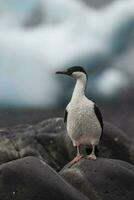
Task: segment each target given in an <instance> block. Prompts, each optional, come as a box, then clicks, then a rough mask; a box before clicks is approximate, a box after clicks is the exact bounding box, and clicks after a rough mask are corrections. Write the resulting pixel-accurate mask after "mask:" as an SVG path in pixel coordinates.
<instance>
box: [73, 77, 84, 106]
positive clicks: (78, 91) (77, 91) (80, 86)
mask: <svg viewBox="0 0 134 200" xmlns="http://www.w3.org/2000/svg"><path fill="white" fill-rule="evenodd" d="M86 83H87V78H86V76H83V77H81V78H79V79H77V81H76V84H75V88H74V91H73V95H72V98H71V102H78V101H79V100H80V99H81V98H82V97H83V96H85V89H86Z"/></svg>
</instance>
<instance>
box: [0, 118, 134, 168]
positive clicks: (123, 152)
mask: <svg viewBox="0 0 134 200" xmlns="http://www.w3.org/2000/svg"><path fill="white" fill-rule="evenodd" d="M81 150H82V151H83V150H84V151H85V147H84V148H82V149H81ZM99 150H100V154H99V156H100V157H107V158H116V159H121V160H125V161H128V162H131V163H134V144H133V143H132V142H131V141H130V140H129V138H128V137H127V136H126V135H125V133H123V132H122V131H121V130H119V129H117V128H116V127H114V126H113V125H110V124H109V123H104V134H103V138H102V142H101V144H100V147H99ZM75 154H76V149H75V148H74V147H73V145H72V142H71V140H70V138H69V137H68V134H67V132H66V127H65V124H64V122H63V119H62V118H53V119H48V120H44V121H42V122H40V123H38V124H36V125H28V124H21V125H18V126H15V127H12V128H10V129H3V130H1V131H0V164H2V163H5V162H8V161H11V160H15V159H18V158H22V157H26V156H35V157H38V158H41V159H43V160H44V161H45V162H46V163H48V164H49V165H50V166H51V167H53V168H54V169H55V170H57V171H59V170H60V169H61V168H62V167H63V166H64V165H65V164H67V163H68V162H69V161H70V160H71V159H73V157H74V156H75Z"/></svg>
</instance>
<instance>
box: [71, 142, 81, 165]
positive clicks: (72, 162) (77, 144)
mask: <svg viewBox="0 0 134 200" xmlns="http://www.w3.org/2000/svg"><path fill="white" fill-rule="evenodd" d="M76 146H77V155H76V157H75V158H74V159H73V160H72V161H71V162H70V164H71V165H73V164H74V163H76V162H78V161H79V160H80V159H81V158H82V157H83V155H82V154H80V144H79V143H76Z"/></svg>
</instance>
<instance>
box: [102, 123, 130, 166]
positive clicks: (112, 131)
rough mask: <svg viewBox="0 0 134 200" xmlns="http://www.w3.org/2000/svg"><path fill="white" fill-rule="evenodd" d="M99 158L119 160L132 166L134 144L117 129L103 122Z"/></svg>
mask: <svg viewBox="0 0 134 200" xmlns="http://www.w3.org/2000/svg"><path fill="white" fill-rule="evenodd" d="M99 149H100V157H106V158H114V159H120V160H124V161H127V162H130V163H132V164H134V143H133V140H132V141H131V140H130V139H129V138H128V137H127V135H126V134H125V133H124V132H123V131H122V130H120V129H119V128H117V127H115V126H113V125H112V124H110V123H107V122H104V133H103V138H102V141H101V142H100V148H99Z"/></svg>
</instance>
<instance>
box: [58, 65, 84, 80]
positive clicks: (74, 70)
mask: <svg viewBox="0 0 134 200" xmlns="http://www.w3.org/2000/svg"><path fill="white" fill-rule="evenodd" d="M56 74H66V75H68V76H72V77H74V78H77V77H78V76H80V74H85V75H86V76H87V73H86V71H85V70H84V68H83V67H80V66H73V67H70V68H68V69H67V70H65V71H57V72H56Z"/></svg>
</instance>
